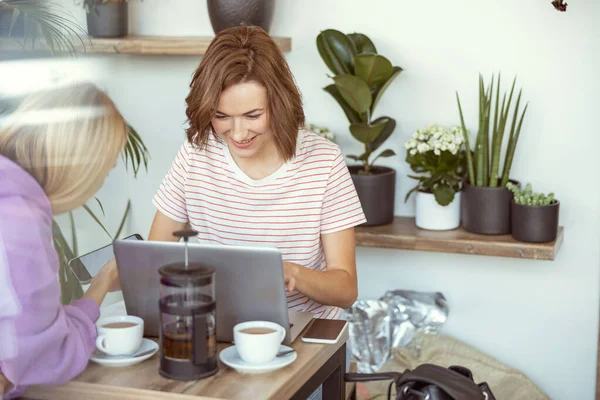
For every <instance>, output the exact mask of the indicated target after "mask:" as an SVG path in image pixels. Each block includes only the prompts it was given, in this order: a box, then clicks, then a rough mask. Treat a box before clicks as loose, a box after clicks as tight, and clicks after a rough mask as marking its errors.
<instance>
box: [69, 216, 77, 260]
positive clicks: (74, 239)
mask: <svg viewBox="0 0 600 400" xmlns="http://www.w3.org/2000/svg"><path fill="white" fill-rule="evenodd" d="M69 221H70V222H71V238H72V239H71V243H72V244H73V254H74V255H75V257H77V256H78V255H79V248H78V246H77V229H76V228H75V219H74V218H73V212H72V211H69Z"/></svg>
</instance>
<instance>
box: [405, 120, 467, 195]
mask: <svg viewBox="0 0 600 400" xmlns="http://www.w3.org/2000/svg"><path fill="white" fill-rule="evenodd" d="M463 143H464V135H463V130H462V128H461V127H459V126H453V127H451V128H445V127H443V126H440V125H429V126H427V127H426V128H424V129H417V131H416V132H415V133H414V134H413V137H412V138H411V139H410V140H408V141H406V142H405V143H404V147H405V148H406V162H407V163H408V164H409V165H410V168H411V169H412V170H413V172H415V173H417V174H419V175H409V177H410V178H412V179H416V180H417V181H418V183H417V185H416V186H415V187H414V188H412V189H411V190H410V191H409V192H408V193H407V194H406V198H405V199H404V201H405V202H406V201H408V198H409V197H410V195H411V194H412V193H414V192H416V191H417V190H418V191H421V192H425V193H433V195H434V196H435V200H436V201H437V202H438V204H440V205H442V206H447V205H448V204H450V203H451V202H452V200H454V195H455V193H457V192H459V191H460V190H461V189H462V182H463V180H464V178H465V175H466V171H467V168H466V166H467V164H466V152H465V149H464V145H463Z"/></svg>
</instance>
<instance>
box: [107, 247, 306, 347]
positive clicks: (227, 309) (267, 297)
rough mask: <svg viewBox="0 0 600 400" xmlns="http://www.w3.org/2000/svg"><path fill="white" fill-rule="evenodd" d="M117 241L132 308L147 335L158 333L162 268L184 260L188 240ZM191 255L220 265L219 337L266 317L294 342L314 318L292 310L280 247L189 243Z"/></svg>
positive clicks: (286, 341) (125, 291) (125, 294)
mask: <svg viewBox="0 0 600 400" xmlns="http://www.w3.org/2000/svg"><path fill="white" fill-rule="evenodd" d="M113 245H114V251H115V256H116V260H117V265H118V269H119V280H120V282H121V289H122V291H123V299H124V300H125V308H126V309H127V314H129V315H136V316H138V317H140V318H142V319H143V320H144V335H145V336H150V337H158V335H159V326H160V310H159V306H158V303H159V299H160V278H159V274H158V270H159V269H160V268H161V267H162V266H164V265H167V264H170V263H175V262H183V261H184V258H185V247H184V246H185V244H184V243H182V242H155V241H143V240H116V241H115V242H114V244H113ZM188 257H189V262H190V263H194V262H197V263H200V264H202V265H204V266H206V267H211V268H214V269H215V283H216V285H215V295H216V296H215V297H216V302H217V307H216V315H217V316H216V319H217V341H219V342H232V341H233V327H234V326H235V325H236V324H238V323H240V322H245V321H255V320H260V321H271V322H275V323H277V324H279V325H281V326H283V327H284V328H286V338H285V339H284V341H283V344H285V345H287V346H289V345H290V344H291V343H292V342H293V341H294V340H295V339H296V338H297V337H298V336H299V335H300V333H301V332H302V331H303V330H304V328H305V327H306V326H307V325H308V324H309V323H310V321H312V319H313V314H312V313H307V312H294V311H288V306H287V299H286V291H285V280H284V276H283V261H282V258H281V253H280V251H279V250H278V249H276V248H269V247H245V246H221V245H207V244H198V243H188Z"/></svg>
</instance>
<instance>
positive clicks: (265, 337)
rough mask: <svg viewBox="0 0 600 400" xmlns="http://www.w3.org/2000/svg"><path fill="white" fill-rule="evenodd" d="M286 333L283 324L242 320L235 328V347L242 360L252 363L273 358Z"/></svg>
mask: <svg viewBox="0 0 600 400" xmlns="http://www.w3.org/2000/svg"><path fill="white" fill-rule="evenodd" d="M285 335H286V331H285V329H284V328H283V327H282V326H281V325H279V324H276V323H274V322H268V321H249V322H242V323H241V324H237V325H236V326H234V328H233V340H234V341H235V347H236V348H237V351H238V353H239V355H240V357H241V358H242V360H244V361H246V362H247V363H250V364H264V363H268V362H269V361H271V360H273V359H274V358H275V357H276V356H277V353H278V352H279V346H280V345H281V342H283V339H285Z"/></svg>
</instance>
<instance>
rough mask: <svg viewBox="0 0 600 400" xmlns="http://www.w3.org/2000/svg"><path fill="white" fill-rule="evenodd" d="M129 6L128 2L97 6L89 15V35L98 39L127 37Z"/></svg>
mask: <svg viewBox="0 0 600 400" xmlns="http://www.w3.org/2000/svg"><path fill="white" fill-rule="evenodd" d="M127 6H128V4H127V3H126V2H118V3H106V4H96V8H95V10H90V12H88V13H87V26H88V35H90V36H92V37H97V38H111V37H112V38H114V37H124V36H127V33H128V29H129V25H128V14H129V13H128V7H127Z"/></svg>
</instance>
